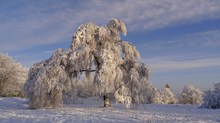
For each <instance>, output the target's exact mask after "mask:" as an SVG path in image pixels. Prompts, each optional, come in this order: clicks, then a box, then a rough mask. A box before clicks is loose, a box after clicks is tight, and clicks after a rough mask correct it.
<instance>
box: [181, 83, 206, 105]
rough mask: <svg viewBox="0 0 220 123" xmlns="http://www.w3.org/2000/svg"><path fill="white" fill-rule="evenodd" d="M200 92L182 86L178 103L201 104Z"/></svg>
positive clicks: (189, 86) (192, 87)
mask: <svg viewBox="0 0 220 123" xmlns="http://www.w3.org/2000/svg"><path fill="white" fill-rule="evenodd" d="M202 96H203V94H202V91H200V90H199V89H198V88H195V87H194V86H192V85H188V86H184V88H183V89H182V92H181V94H180V99H179V103H183V104H199V105H200V104H202V100H203V97H202Z"/></svg>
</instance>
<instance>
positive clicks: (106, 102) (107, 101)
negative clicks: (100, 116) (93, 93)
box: [103, 95, 111, 108]
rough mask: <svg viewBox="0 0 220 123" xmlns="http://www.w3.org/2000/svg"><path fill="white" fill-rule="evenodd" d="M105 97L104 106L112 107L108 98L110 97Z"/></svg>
mask: <svg viewBox="0 0 220 123" xmlns="http://www.w3.org/2000/svg"><path fill="white" fill-rule="evenodd" d="M103 99H104V107H106V108H108V107H110V106H111V105H110V101H109V99H108V97H107V96H106V95H104V96H103Z"/></svg>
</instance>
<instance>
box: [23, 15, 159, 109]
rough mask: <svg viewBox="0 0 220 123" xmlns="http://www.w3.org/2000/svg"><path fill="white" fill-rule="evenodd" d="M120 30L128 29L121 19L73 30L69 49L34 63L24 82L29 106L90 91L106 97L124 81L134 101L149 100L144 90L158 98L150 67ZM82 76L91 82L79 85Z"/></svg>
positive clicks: (53, 103)
mask: <svg viewBox="0 0 220 123" xmlns="http://www.w3.org/2000/svg"><path fill="white" fill-rule="evenodd" d="M120 32H121V33H122V34H123V35H126V32H127V29H126V26H125V24H124V23H123V22H122V21H121V20H118V19H113V20H111V21H109V23H108V24H107V26H105V27H102V26H101V27H100V26H97V25H95V24H93V23H88V24H83V25H81V26H80V27H79V28H78V30H77V32H76V33H74V35H73V39H72V44H71V47H70V49H69V50H62V49H58V50H57V51H56V52H54V53H53V55H52V57H51V58H50V59H48V60H45V61H43V62H40V63H37V64H34V65H33V66H32V68H31V69H30V71H29V76H28V80H27V82H26V84H25V93H26V96H27V97H29V98H30V107H31V108H45V107H57V106H58V107H59V106H60V105H61V104H62V101H63V99H64V98H66V97H67V98H68V97H74V96H79V95H81V94H82V95H87V94H88V92H89V91H90V93H89V94H90V95H99V96H105V97H106V96H107V95H109V94H113V93H114V92H115V91H116V90H118V89H119V88H120V87H121V86H122V85H124V86H125V87H126V88H127V89H128V90H129V91H130V93H129V95H127V96H128V97H130V98H131V102H132V103H141V102H146V101H149V100H148V99H147V100H144V99H146V98H144V96H145V94H146V93H144V92H145V91H147V92H149V93H153V94H154V96H151V97H150V98H151V99H150V102H157V101H158V99H157V98H155V97H157V96H158V97H159V93H158V91H157V90H156V89H153V88H151V90H150V91H148V90H147V89H148V87H149V86H148V84H147V80H148V76H149V69H148V67H147V66H146V65H145V64H143V63H140V62H138V60H139V59H140V54H139V52H138V51H137V50H136V48H135V47H134V46H133V45H132V44H130V43H128V42H126V41H122V40H120V34H119V33H120ZM92 72H94V73H93V74H92ZM82 78H85V81H84V82H88V83H89V86H78V85H79V84H78V82H82V81H81V79H82ZM85 84H86V83H85ZM81 85H83V84H81ZM79 87H81V89H79ZM84 87H92V88H93V89H92V90H91V89H86V88H84ZM80 90H81V91H80ZM86 91H87V92H86ZM79 92H80V93H79ZM82 92H85V93H82ZM82 95H81V96H82ZM88 96H89V95H88ZM116 98H117V97H116ZM129 100H130V99H128V100H126V101H129Z"/></svg>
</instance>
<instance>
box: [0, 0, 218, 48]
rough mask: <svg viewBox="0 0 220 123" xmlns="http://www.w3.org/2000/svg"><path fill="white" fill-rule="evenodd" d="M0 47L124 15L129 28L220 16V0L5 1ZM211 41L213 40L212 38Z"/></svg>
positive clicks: (29, 43) (46, 40) (39, 41)
mask: <svg viewBox="0 0 220 123" xmlns="http://www.w3.org/2000/svg"><path fill="white" fill-rule="evenodd" d="M1 3H2V4H1V5H0V6H1V12H0V13H1V14H0V17H1V20H0V22H1V24H0V37H1V41H0V43H1V45H0V51H1V52H2V51H10V50H19V49H25V48H30V47H33V46H36V45H38V46H39V45H45V44H51V43H55V42H61V41H66V40H68V41H69V40H71V33H72V32H74V31H75V30H76V28H77V26H79V24H80V23H84V22H88V21H92V22H95V23H98V24H105V23H106V22H107V21H108V20H110V19H112V18H120V19H123V20H124V21H125V22H126V24H127V26H128V29H129V31H137V30H152V29H156V28H163V27H167V26H173V25H175V24H181V23H189V22H190V23H191V22H197V21H201V20H206V19H213V18H219V17H220V7H219V6H220V1H219V0H184V1H182V0H140V1H132V0H123V1H102V0H91V1H80V2H79V1H67V0H64V1H41V0H39V1H34V2H33V1H31V2H30V1H13V3H10V2H9V3H8V2H1ZM210 43H211V42H210Z"/></svg>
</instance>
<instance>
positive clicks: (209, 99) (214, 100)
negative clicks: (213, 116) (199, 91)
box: [202, 83, 220, 109]
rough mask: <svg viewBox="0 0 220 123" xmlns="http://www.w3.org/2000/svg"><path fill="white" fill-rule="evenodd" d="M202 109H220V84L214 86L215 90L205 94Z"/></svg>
mask: <svg viewBox="0 0 220 123" xmlns="http://www.w3.org/2000/svg"><path fill="white" fill-rule="evenodd" d="M202 107H205V108H212V109H216V108H220V83H216V84H214V89H213V90H208V91H205V92H204V96H203V104H202Z"/></svg>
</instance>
